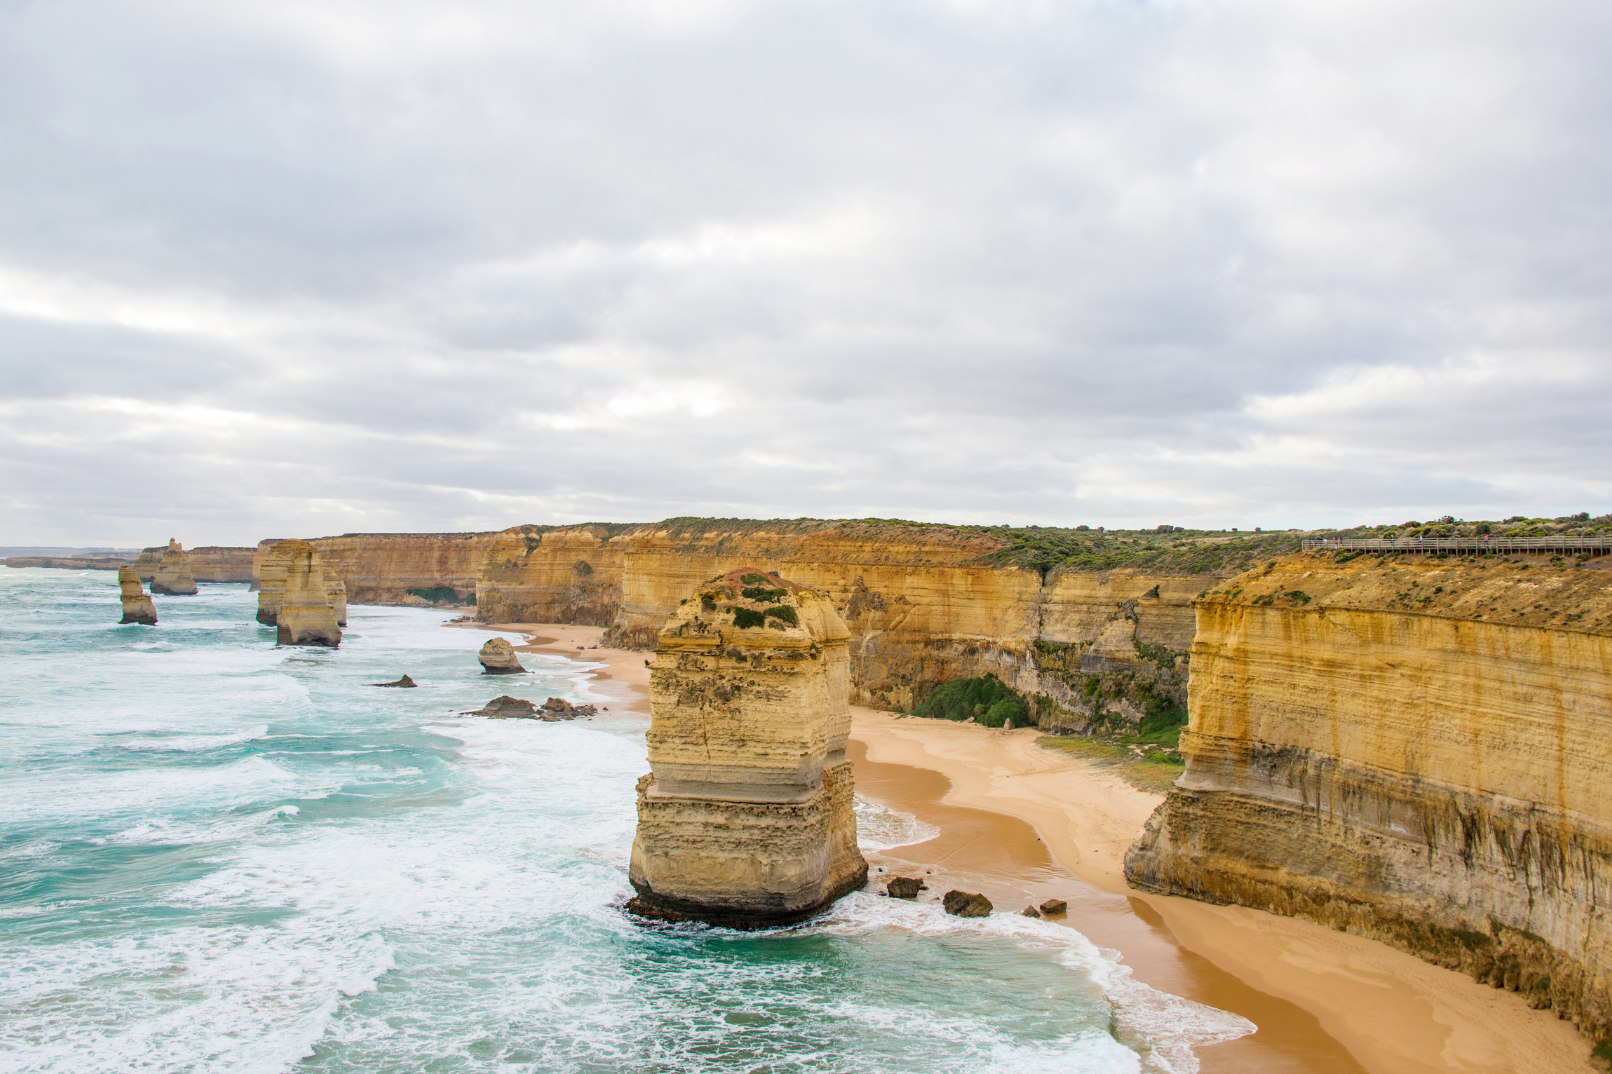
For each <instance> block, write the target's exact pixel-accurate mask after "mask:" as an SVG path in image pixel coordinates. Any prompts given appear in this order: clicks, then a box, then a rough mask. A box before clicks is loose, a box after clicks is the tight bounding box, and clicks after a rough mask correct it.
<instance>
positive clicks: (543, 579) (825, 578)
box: [477, 522, 1219, 722]
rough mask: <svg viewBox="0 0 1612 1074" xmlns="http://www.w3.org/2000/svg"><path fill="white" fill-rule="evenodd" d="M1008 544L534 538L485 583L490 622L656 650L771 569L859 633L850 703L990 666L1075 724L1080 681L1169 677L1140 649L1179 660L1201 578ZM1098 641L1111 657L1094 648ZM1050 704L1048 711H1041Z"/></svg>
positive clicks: (675, 531) (776, 535) (502, 554)
mask: <svg viewBox="0 0 1612 1074" xmlns="http://www.w3.org/2000/svg"><path fill="white" fill-rule="evenodd" d="M1000 547H1001V545H1000V543H999V542H998V541H996V540H994V539H993V538H990V537H987V536H982V535H979V534H968V533H959V532H958V531H954V530H950V529H946V528H944V527H929V526H905V525H893V524H885V523H858V522H842V523H781V524H767V525H764V524H751V525H737V526H733V527H730V528H725V527H723V526H707V527H702V528H697V529H685V528H680V527H678V526H676V525H673V524H655V525H645V526H634V527H609V528H605V527H574V528H570V529H561V530H550V531H546V532H542V533H537V532H535V528H523V529H522V530H510V531H506V532H505V533H504V534H502V535H499V538H498V539H497V540H496V541H495V542H494V544H493V548H492V550H491V552H490V554H489V556H488V559H487V563H486V565H485V566H484V568H483V570H482V573H481V576H480V580H479V583H478V585H477V604H478V606H479V610H480V613H481V615H482V617H483V618H485V619H487V620H489V621H492V622H519V621H527V622H581V623H601V624H602V623H609V624H610V627H611V629H610V637H611V641H612V643H613V644H617V645H626V646H629V647H637V648H650V647H652V646H653V645H654V644H655V638H656V634H657V632H658V631H659V629H660V627H661V625H662V624H663V623H665V621H666V617H667V616H668V615H670V614H671V613H672V612H673V610H675V609H676V607H677V602H678V601H679V600H681V599H682V598H683V597H684V596H686V595H687V594H688V593H690V592H692V591H693V590H694V588H695V587H697V586H698V585H699V584H700V583H701V582H703V581H704V580H706V579H708V578H711V577H713V576H714V575H718V574H722V573H724V572H726V571H728V570H731V569H733V568H735V567H738V566H744V565H753V566H756V567H759V568H760V569H763V570H773V571H778V572H779V573H781V574H783V575H784V576H786V577H789V578H793V579H795V580H797V581H799V582H800V583H801V584H803V585H807V586H810V587H812V588H814V589H816V590H818V591H820V592H822V593H823V594H824V595H825V596H827V597H828V598H829V600H830V601H831V602H832V603H833V605H834V608H835V610H836V611H837V612H838V613H839V614H840V616H841V617H842V618H843V619H844V620H845V622H846V625H847V626H848V627H849V628H850V631H851V639H850V645H849V655H850V661H851V683H852V690H853V697H854V699H855V700H856V701H857V702H858V703H861V704H870V705H875V706H879V707H883V708H893V709H906V708H911V707H912V706H913V705H914V704H915V703H916V702H917V701H918V700H921V699H922V697H923V696H924V695H925V694H927V693H928V691H929V690H930V689H932V688H933V687H934V686H935V685H937V684H939V683H941V682H945V681H947V680H948V679H955V678H966V677H970V676H975V675H981V674H984V673H985V672H987V671H989V672H994V673H995V674H996V675H998V676H1000V677H1001V678H1002V679H1004V680H1005V681H1007V682H1008V683H1009V684H1010V685H1012V686H1014V687H1015V688H1016V689H1018V690H1020V691H1022V692H1024V693H1027V694H1030V695H1040V696H1041V697H1043V698H1045V699H1048V701H1049V702H1055V703H1056V706H1057V707H1058V708H1060V709H1063V710H1064V711H1065V713H1066V714H1073V716H1072V718H1073V719H1075V720H1076V722H1078V720H1079V719H1080V718H1081V714H1082V713H1084V714H1085V715H1087V716H1089V715H1091V714H1092V713H1093V711H1094V709H1095V708H1096V707H1100V704H1101V703H1100V702H1094V701H1093V699H1092V695H1091V694H1090V693H1089V692H1088V691H1086V689H1085V678H1086V676H1089V675H1095V674H1101V673H1110V674H1112V673H1116V672H1118V673H1120V674H1132V675H1134V676H1141V677H1143V678H1146V679H1147V680H1148V681H1150V682H1153V681H1156V680H1159V679H1161V678H1162V679H1163V683H1164V684H1163V686H1162V687H1161V689H1162V690H1164V691H1166V692H1168V691H1169V690H1175V691H1176V692H1178V693H1180V694H1181V695H1182V696H1181V700H1183V701H1184V699H1185V697H1184V693H1185V691H1184V682H1185V677H1184V669H1183V671H1182V672H1180V673H1177V674H1175V675H1174V676H1173V677H1172V675H1171V673H1170V672H1169V671H1167V670H1162V669H1161V668H1160V667H1159V666H1157V664H1156V663H1154V662H1153V661H1152V660H1151V659H1150V658H1148V657H1145V656H1143V655H1141V653H1140V652H1139V650H1138V647H1137V642H1140V643H1142V645H1143V646H1144V647H1145V646H1149V645H1151V646H1158V647H1160V648H1161V649H1169V650H1174V651H1175V652H1176V653H1177V654H1184V653H1185V651H1186V649H1187V647H1188V645H1190V643H1191V639H1192V631H1193V618H1192V614H1193V613H1192V605H1191V601H1192V598H1193V597H1194V596H1196V595H1197V594H1198V593H1200V592H1201V591H1203V590H1204V589H1205V588H1207V587H1208V586H1210V585H1213V584H1214V583H1215V582H1216V581H1218V580H1219V579H1218V576H1215V575H1206V574H1181V575H1169V574H1158V573H1148V572H1143V571H1129V570H1115V571H1106V572H1086V571H1058V572H1053V573H1051V574H1049V575H1047V576H1045V577H1043V576H1042V574H1041V573H1040V572H1038V571H1033V570H1021V569H1018V568H1013V567H997V566H991V565H989V564H988V563H985V562H983V559H984V557H986V556H988V555H990V554H991V553H993V552H995V551H997V550H998V549H999V548H1000ZM1100 641H1102V642H1103V643H1104V644H1105V645H1106V646H1107V649H1105V650H1103V652H1107V653H1108V656H1109V659H1108V660H1107V661H1106V662H1105V660H1104V659H1103V658H1102V652H1099V653H1098V654H1097V656H1096V657H1093V656H1092V655H1091V653H1090V650H1092V649H1093V647H1094V646H1098V644H1099V642H1100ZM1043 707H1044V708H1046V709H1049V710H1050V709H1051V707H1052V706H1051V704H1047V705H1044V706H1043Z"/></svg>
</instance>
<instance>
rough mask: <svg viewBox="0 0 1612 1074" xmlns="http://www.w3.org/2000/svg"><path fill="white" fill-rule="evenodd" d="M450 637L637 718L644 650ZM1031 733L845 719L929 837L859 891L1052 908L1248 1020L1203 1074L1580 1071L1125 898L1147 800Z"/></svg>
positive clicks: (1496, 1001) (1405, 989) (1217, 912)
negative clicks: (591, 691)
mask: <svg viewBox="0 0 1612 1074" xmlns="http://www.w3.org/2000/svg"><path fill="white" fill-rule="evenodd" d="M462 625H464V626H466V627H470V628H473V629H479V630H499V631H510V632H516V633H521V634H524V635H526V636H527V638H526V641H525V643H524V644H521V645H518V646H516V648H517V649H518V650H520V651H527V652H551V653H556V654H560V655H564V656H568V657H571V658H573V659H580V660H585V661H588V662H590V663H597V664H598V665H600V666H599V668H598V669H597V670H596V671H595V685H596V688H597V689H598V690H599V692H601V693H602V694H604V695H606V696H607V697H609V698H611V702H610V704H611V708H612V711H613V712H616V713H641V714H643V715H646V716H647V714H648V670H647V667H646V663H645V662H646V658H647V656H648V654H647V653H643V652H634V651H624V650H618V649H608V648H604V647H598V648H594V646H598V644H599V639H600V635H601V633H602V632H601V630H600V628H598V627H578V626H560V625H551V624H529V623H505V624H496V625H493V626H490V627H489V626H488V625H486V624H473V623H466V624H462ZM1038 737H1040V733H1039V732H1037V731H1035V730H1033V729H1028V728H1026V729H1020V730H1015V731H1002V730H992V729H988V728H982V727H978V726H974V725H968V724H954V723H948V722H945V721H939V720H921V719H911V718H901V717H897V716H894V715H891V714H889V713H882V712H875V711H873V710H870V709H861V708H856V709H853V729H852V742H851V748H850V754H851V758H852V760H853V761H854V762H855V763H856V779H857V790H858V792H859V793H860V794H862V795H863V796H865V797H867V798H870V799H872V800H874V801H876V802H879V803H881V804H883V805H886V806H888V807H891V808H894V809H899V810H903V811H906V812H910V813H912V814H914V815H916V816H917V817H918V818H919V819H920V820H922V821H924V822H926V823H927V824H930V825H933V826H934V827H935V828H936V829H938V831H939V834H938V835H936V836H935V837H934V838H931V839H928V840H927V841H925V842H921V843H915V844H911V845H908V846H903V847H897V848H894V849H892V850H889V851H884V852H874V853H870V854H869V855H868V860H869V863H870V866H871V867H872V869H873V870H874V879H875V880H880V879H882V878H883V877H887V876H889V875H895V874H905V875H918V876H924V877H925V879H926V882H928V884H929V886H930V890H929V891H927V892H925V893H924V895H923V897H924V898H938V897H939V895H940V894H941V893H943V892H944V891H946V890H947V888H949V887H963V888H965V889H967V890H977V891H983V892H984V893H985V894H986V895H988V896H989V897H990V898H991V900H992V901H993V902H994V903H995V905H996V907H997V912H999V913H1001V912H1006V913H1016V912H1018V911H1019V910H1021V909H1023V908H1024V907H1025V906H1026V905H1029V904H1032V903H1040V902H1041V901H1043V900H1045V899H1047V898H1052V897H1056V898H1061V899H1065V900H1067V901H1068V903H1069V913H1068V915H1067V916H1066V917H1064V918H1063V919H1062V920H1063V921H1064V922H1065V923H1067V924H1068V925H1069V926H1071V927H1073V928H1076V929H1078V930H1079V931H1080V932H1082V933H1083V934H1085V935H1086V936H1088V937H1089V938H1091V939H1092V940H1093V941H1095V942H1096V943H1098V944H1100V945H1102V946H1104V947H1108V948H1112V949H1115V950H1118V951H1120V952H1122V953H1123V956H1124V962H1125V963H1126V964H1127V965H1128V966H1130V967H1131V968H1132V970H1133V972H1134V974H1135V976H1136V978H1137V979H1138V980H1141V981H1144V982H1146V983H1147V984H1150V985H1153V986H1154V987H1157V988H1160V989H1162V990H1164V991H1167V992H1171V993H1174V994H1176V995H1180V996H1185V997H1187V998H1189V999H1193V1000H1197V1001H1199V1002H1202V1003H1207V1004H1210V1005H1212V1006H1215V1007H1219V1008H1221V1009H1224V1010H1229V1011H1233V1012H1235V1013H1237V1014H1240V1015H1242V1016H1244V1017H1246V1018H1248V1019H1249V1020H1250V1021H1252V1022H1254V1023H1255V1024H1256V1025H1258V1026H1259V1031H1258V1032H1257V1033H1255V1034H1253V1035H1251V1036H1248V1037H1245V1038H1242V1039H1240V1040H1237V1041H1232V1042H1229V1043H1225V1044H1219V1045H1212V1046H1209V1047H1206V1048H1203V1049H1202V1050H1201V1052H1200V1059H1201V1061H1202V1065H1203V1070H1204V1071H1205V1072H1210V1074H1215V1072H1226V1074H1230V1072H1232V1071H1238V1072H1248V1071H1262V1072H1282V1074H1288V1072H1292V1074H1299V1072H1305V1074H1322V1072H1325V1074H1346V1072H1367V1074H1423V1072H1427V1074H1433V1072H1442V1074H1450V1072H1459V1074H1509V1072H1518V1074H1521V1072H1539V1074H1547V1072H1548V1074H1578V1072H1584V1074H1588V1072H1590V1071H1592V1070H1593V1069H1594V1068H1593V1067H1592V1065H1591V1062H1590V1049H1589V1046H1588V1044H1586V1043H1585V1041H1584V1040H1583V1038H1581V1037H1580V1036H1579V1035H1578V1033H1577V1031H1576V1030H1575V1029H1574V1028H1573V1027H1572V1026H1571V1025H1570V1024H1568V1023H1566V1022H1562V1021H1559V1020H1558V1019H1557V1018H1556V1017H1555V1016H1554V1015H1553V1014H1552V1013H1550V1012H1548V1011H1534V1010H1530V1009H1528V1007H1527V1005H1526V1004H1525V1003H1524V1001H1523V999H1522V998H1521V997H1520V996H1517V995H1515V994H1511V993H1505V992H1500V991H1497V990H1495V989H1492V988H1489V987H1488V986H1486V985H1480V984H1478V983H1477V982H1475V981H1473V980H1471V979H1470V978H1468V977H1466V976H1464V975H1462V974H1458V973H1454V972H1452V971H1449V970H1443V969H1439V968H1438V967H1436V966H1432V965H1430V964H1428V963H1425V962H1422V961H1421V960H1420V959H1417V958H1414V957H1412V956H1410V955H1407V954H1404V953H1402V952H1399V951H1396V950H1394V949H1392V948H1389V947H1387V946H1385V945H1383V944H1380V943H1377V942H1375V941H1371V940H1366V939H1363V938H1360V937H1356V936H1350V935H1347V934H1345V933H1341V932H1336V931H1333V930H1331V929H1327V928H1323V927H1320V926H1317V925H1312V924H1309V923H1307V922H1302V921H1296V920H1293V919H1290V918H1283V917H1278V916H1275V915H1272V914H1267V913H1263V912H1260V911H1256V910H1250V909H1246V908H1242V907H1217V906H1209V905H1207V904H1204V903H1199V902H1194V901H1192V900H1190V899H1181V898H1170V897H1163V896H1155V895H1143V894H1139V893H1137V892H1134V891H1131V890H1130V889H1129V888H1128V887H1126V885H1125V880H1124V876H1123V872H1122V864H1123V858H1124V853H1125V850H1126V848H1127V847H1128V846H1129V845H1130V843H1131V841H1132V840H1133V839H1134V838H1135V836H1136V834H1137V832H1138V831H1140V829H1141V827H1142V825H1143V823H1144V822H1145V821H1146V819H1147V817H1148V815H1149V814H1150V813H1151V812H1152V810H1153V808H1154V807H1155V806H1156V805H1157V804H1158V802H1159V801H1160V800H1161V798H1160V796H1158V795H1155V794H1150V793H1147V792H1144V791H1141V790H1138V789H1136V788H1135V787H1132V786H1131V785H1129V784H1127V783H1125V782H1124V781H1123V780H1122V779H1120V777H1119V776H1117V775H1116V774H1115V773H1113V772H1112V771H1110V770H1107V769H1104V768H1103V767H1101V766H1100V765H1098V764H1096V763H1094V762H1092V761H1089V760H1086V759H1083V758H1079V757H1074V756H1070V755H1068V754H1065V753H1062V752H1058V751H1052V750H1046V749H1043V748H1042V747H1040V746H1039V745H1037V743H1036V739H1037V738H1038Z"/></svg>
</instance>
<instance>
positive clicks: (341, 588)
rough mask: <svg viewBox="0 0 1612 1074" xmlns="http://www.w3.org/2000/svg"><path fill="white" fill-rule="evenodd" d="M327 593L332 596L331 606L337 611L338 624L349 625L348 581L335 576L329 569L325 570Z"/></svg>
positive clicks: (341, 625)
mask: <svg viewBox="0 0 1612 1074" xmlns="http://www.w3.org/2000/svg"><path fill="white" fill-rule="evenodd" d="M325 595H326V596H327V597H329V598H330V607H331V609H332V610H333V611H335V613H336V625H337V626H340V627H344V626H346V625H347V583H346V582H344V581H342V580H341V579H340V578H333V577H331V575H330V572H329V571H326V572H325Z"/></svg>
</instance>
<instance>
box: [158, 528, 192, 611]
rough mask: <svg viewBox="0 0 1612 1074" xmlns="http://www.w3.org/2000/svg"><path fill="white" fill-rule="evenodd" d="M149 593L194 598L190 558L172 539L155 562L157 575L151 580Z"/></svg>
mask: <svg viewBox="0 0 1612 1074" xmlns="http://www.w3.org/2000/svg"><path fill="white" fill-rule="evenodd" d="M151 592H153V593H161V594H163V595H164V596H170V597H194V596H195V595H196V592H197V590H196V579H195V577H194V576H193V575H192V574H191V573H190V556H189V554H188V553H187V552H186V551H185V549H184V546H183V545H181V544H180V543H179V542H178V541H176V540H174V539H173V538H172V537H170V538H168V546H167V547H166V548H164V549H163V550H162V556H161V558H159V559H158V560H157V573H156V574H155V575H153V576H152V579H151Z"/></svg>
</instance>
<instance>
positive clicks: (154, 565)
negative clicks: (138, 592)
mask: <svg viewBox="0 0 1612 1074" xmlns="http://www.w3.org/2000/svg"><path fill="white" fill-rule="evenodd" d="M173 543H175V542H170V545H171V544H173ZM170 545H158V546H156V547H155V548H147V549H143V550H142V551H141V552H140V556H139V558H138V559H136V560H135V561H134V569H135V571H136V572H137V573H138V574H139V575H140V580H141V581H142V582H145V583H147V584H150V583H151V582H152V581H153V580H154V579H155V578H156V576H157V570H158V569H159V568H160V567H161V565H162V557H163V554H164V553H165V552H167V551H168V548H169V546H170ZM253 551H254V550H253V549H251V548H228V547H222V546H218V545H203V546H202V547H200V548H192V549H189V550H188V551H186V552H185V559H186V563H187V565H188V566H189V568H190V575H191V578H192V579H193V580H194V581H197V582H250V581H252V555H253Z"/></svg>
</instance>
